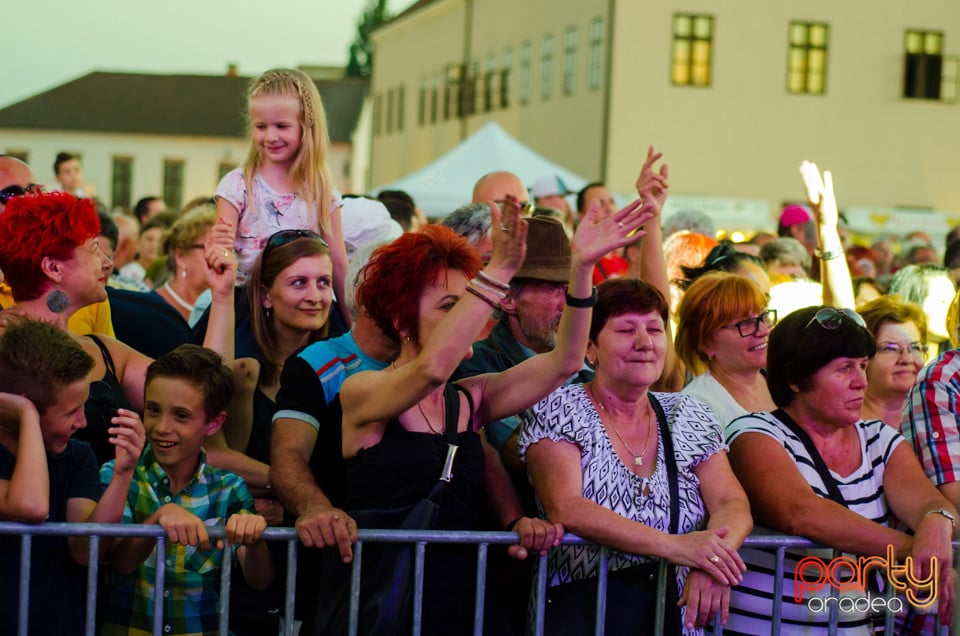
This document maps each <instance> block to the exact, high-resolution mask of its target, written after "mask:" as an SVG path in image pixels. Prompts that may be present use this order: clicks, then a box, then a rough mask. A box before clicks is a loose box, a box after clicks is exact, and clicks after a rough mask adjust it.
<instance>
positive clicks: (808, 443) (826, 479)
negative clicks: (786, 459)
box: [772, 409, 849, 508]
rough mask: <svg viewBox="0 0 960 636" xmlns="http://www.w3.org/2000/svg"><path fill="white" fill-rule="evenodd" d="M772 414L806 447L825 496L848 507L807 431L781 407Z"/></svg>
mask: <svg viewBox="0 0 960 636" xmlns="http://www.w3.org/2000/svg"><path fill="white" fill-rule="evenodd" d="M772 415H773V416H774V417H775V418H777V419H778V420H780V421H781V422H783V424H784V426H786V427H787V428H789V429H790V432H791V433H793V434H794V435H796V436H797V438H798V439H799V440H800V442H801V443H803V447H804V448H805V449H807V454H808V455H810V459H811V460H813V467H814V468H816V469H817V473H819V475H820V480H821V481H822V482H823V485H824V486H825V487H826V489H827V496H828V497H829V498H830V499H832V500H833V501H835V502H837V503H838V504H840V505H841V506H843V507H844V508H847V507H849V506H847V502H846V500H845V499H844V498H843V495H842V494H840V487H839V486H838V485H837V480H836V479H834V478H833V476H832V475H831V474H830V469H829V468H827V464H826V462H824V461H823V457H821V456H820V451H818V450H817V447H816V446H815V445H814V444H813V440H812V439H810V436H809V435H807V432H806V431H805V430H803V429H802V428H800V425H799V424H797V423H796V422H795V421H793V418H792V417H790V416H789V415H787V412H786V411H784V410H783V409H777V410H776V411H773V412H772Z"/></svg>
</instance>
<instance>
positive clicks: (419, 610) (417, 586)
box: [412, 541, 427, 636]
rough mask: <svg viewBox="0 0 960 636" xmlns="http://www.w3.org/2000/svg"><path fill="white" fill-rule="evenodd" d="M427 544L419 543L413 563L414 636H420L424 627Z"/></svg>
mask: <svg viewBox="0 0 960 636" xmlns="http://www.w3.org/2000/svg"><path fill="white" fill-rule="evenodd" d="M426 550H427V544H426V542H424V541H417V545H416V547H415V549H414V552H413V554H414V562H413V631H412V634H413V636H420V629H421V626H422V625H423V571H424V569H425V567H426V556H427V552H426Z"/></svg>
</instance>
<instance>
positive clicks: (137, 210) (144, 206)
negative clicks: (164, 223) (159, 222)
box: [133, 196, 162, 223]
mask: <svg viewBox="0 0 960 636" xmlns="http://www.w3.org/2000/svg"><path fill="white" fill-rule="evenodd" d="M161 200H162V199H161V198H160V197H155V196H149V197H143V198H142V199H140V200H139V201H137V204H136V205H135V206H133V215H134V216H135V217H137V220H138V221H140V223H146V221H145V220H144V219H145V217H146V216H147V212H149V211H150V204H151V203H152V202H153V201H161Z"/></svg>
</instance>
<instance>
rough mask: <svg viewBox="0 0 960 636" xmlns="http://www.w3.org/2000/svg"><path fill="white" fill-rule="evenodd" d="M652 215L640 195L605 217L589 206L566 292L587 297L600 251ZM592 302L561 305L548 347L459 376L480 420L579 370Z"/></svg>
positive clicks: (518, 406)
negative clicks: (503, 366) (492, 369)
mask: <svg viewBox="0 0 960 636" xmlns="http://www.w3.org/2000/svg"><path fill="white" fill-rule="evenodd" d="M651 215H652V206H651V205H650V204H643V202H641V201H640V200H636V201H634V202H633V203H631V204H630V205H628V206H626V207H625V208H623V209H622V210H620V211H619V212H617V213H616V214H614V215H612V216H610V217H608V218H606V219H603V220H598V217H599V214H598V212H597V210H596V209H595V208H594V209H591V210H590V211H588V212H587V214H586V216H585V217H584V219H583V221H581V223H580V225H579V226H578V227H577V231H576V233H575V234H574V235H573V240H572V241H571V247H572V249H573V254H572V259H571V264H570V280H569V284H568V287H567V295H568V296H570V297H573V298H575V299H583V300H587V299H589V298H590V297H591V296H592V294H593V292H594V290H593V285H592V282H591V276H592V275H593V268H594V266H595V265H596V264H597V261H599V260H600V258H601V257H603V255H604V254H607V253H609V252H611V251H613V250H615V249H617V248H620V247H623V246H624V245H627V244H628V243H630V242H632V241H634V240H636V238H637V234H634V231H635V230H637V228H639V227H640V226H641V225H643V224H644V223H645V222H647V221H648V220H650V218H651ZM578 304H580V303H578ZM591 307H592V305H586V306H582V305H581V306H573V305H570V304H569V303H567V304H566V306H564V308H563V314H562V315H561V317H560V326H559V328H558V331H557V344H556V346H555V347H554V348H553V350H552V351H549V352H546V353H541V354H538V355H535V356H533V357H531V358H528V359H526V360H524V361H523V362H521V363H520V364H518V365H516V366H514V367H511V368H509V369H507V370H505V371H502V372H500V373H493V374H484V375H479V376H474V377H472V378H466V379H464V380H461V381H460V384H462V385H464V386H466V387H467V388H468V389H470V391H471V393H473V395H474V397H475V401H476V403H477V411H478V417H479V421H480V423H481V424H482V423H486V422H492V421H495V420H499V419H502V418H504V417H506V416H508V415H514V414H516V413H520V412H521V411H523V410H524V409H526V408H527V407H529V406H531V405H533V404H535V403H536V402H537V401H538V400H540V399H541V398H542V397H543V396H545V395H546V394H548V393H549V392H550V391H553V390H554V389H556V388H557V387H558V386H560V385H561V384H563V382H564V381H565V380H566V379H567V378H569V377H570V376H571V375H573V374H574V373H576V372H577V371H579V370H580V368H581V367H582V366H583V357H584V353H585V352H586V348H587V337H588V335H589V332H590V317H591V315H592V309H591Z"/></svg>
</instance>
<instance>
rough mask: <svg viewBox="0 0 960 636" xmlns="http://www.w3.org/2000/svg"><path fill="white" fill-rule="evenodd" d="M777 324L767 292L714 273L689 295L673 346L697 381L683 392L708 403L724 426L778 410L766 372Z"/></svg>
mask: <svg viewBox="0 0 960 636" xmlns="http://www.w3.org/2000/svg"><path fill="white" fill-rule="evenodd" d="M776 322H777V312H776V311H775V310H772V309H767V298H766V296H765V295H764V293H763V292H762V291H760V288H759V287H758V286H757V284H756V283H754V282H753V281H752V280H750V279H748V278H746V277H744V276H738V275H736V274H729V273H727V272H710V273H708V274H704V275H703V276H701V277H700V278H698V279H697V280H696V281H694V282H693V284H691V285H690V287H689V288H688V289H687V291H686V293H685V294H684V296H683V300H682V301H681V302H680V307H679V309H678V312H677V337H676V340H675V342H674V344H675V346H676V349H677V355H678V356H679V357H680V359H681V360H682V361H683V363H684V364H685V365H686V366H687V369H689V370H690V371H691V372H692V373H693V374H694V375H695V376H696V377H694V379H693V381H692V382H690V384H688V385H687V386H686V387H685V388H684V389H683V392H684V393H686V394H688V395H692V396H693V397H696V398H698V399H699V400H701V401H703V402H705V403H706V404H707V405H709V406H710V408H712V409H713V412H714V414H715V415H716V416H717V419H718V420H719V421H720V424H721V425H722V426H726V425H727V424H729V423H730V422H731V421H733V420H734V419H735V418H737V417H740V416H741V415H746V414H747V413H752V412H754V411H768V410H772V409H773V408H774V404H773V399H772V398H771V397H770V391H769V390H768V389H767V380H766V378H765V377H764V376H763V370H764V369H765V368H766V366H767V340H768V338H769V336H770V330H771V329H772V328H773V325H775V324H776Z"/></svg>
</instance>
